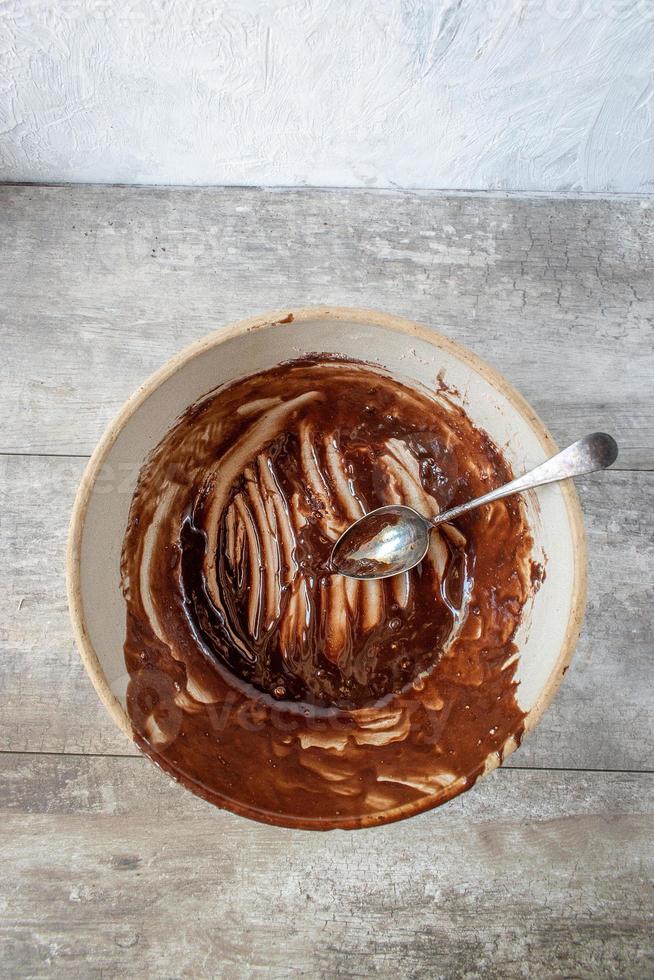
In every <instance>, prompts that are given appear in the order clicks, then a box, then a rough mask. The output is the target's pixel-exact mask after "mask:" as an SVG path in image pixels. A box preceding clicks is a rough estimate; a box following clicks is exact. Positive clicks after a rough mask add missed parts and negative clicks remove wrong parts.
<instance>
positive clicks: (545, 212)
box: [0, 186, 654, 468]
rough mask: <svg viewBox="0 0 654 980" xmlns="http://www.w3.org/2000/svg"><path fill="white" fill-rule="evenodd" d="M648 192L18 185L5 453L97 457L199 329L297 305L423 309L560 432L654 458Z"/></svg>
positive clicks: (10, 242)
mask: <svg viewBox="0 0 654 980" xmlns="http://www.w3.org/2000/svg"><path fill="white" fill-rule="evenodd" d="M652 207H654V205H652V204H650V202H649V201H647V200H646V201H641V200H638V199H627V198H623V199H609V200H607V199H604V200H600V199H597V200H592V199H590V200H589V199H559V200H552V199H547V198H524V197H507V198H502V197H497V196H487V197H484V196H479V195H477V196H474V195H473V196H454V197H447V196H444V195H439V194H429V193H422V194H420V193H380V192H366V191H359V192H352V191H316V190H304V191H295V192H293V191H285V192H278V191H270V190H266V191H264V190H258V189H239V188H229V189H220V188H214V189H201V190H181V189H170V188H155V189H153V188H125V187H99V186H98V187H92V186H86V187H33V186H32V187H25V186H23V187H16V186H5V187H0V298H1V301H2V307H3V316H2V324H1V325H0V331H1V334H0V336H1V338H2V348H3V354H4V365H3V366H4V369H5V380H4V384H3V392H2V412H1V413H0V451H5V452H25V451H32V452H43V453H89V452H90V451H91V450H92V448H93V446H94V444H95V442H96V441H97V439H98V437H99V435H100V433H101V431H102V430H103V428H104V427H105V425H106V423H107V422H108V421H109V420H110V418H111V417H112V416H113V415H114V414H115V412H116V411H117V409H118V408H119V406H120V405H121V403H122V402H123V401H124V399H125V398H126V397H127V396H128V395H129V394H130V393H131V392H132V391H133V390H134V389H135V388H136V387H137V386H138V384H139V383H140V382H142V381H143V380H144V379H145V378H146V377H147V376H148V375H149V374H150V373H151V372H152V371H153V370H154V369H155V368H157V367H159V366H160V365H161V364H162V362H163V361H165V360H166V359H167V358H168V357H169V356H171V355H172V354H174V353H175V352H177V351H178V350H179V349H180V348H181V347H183V346H184V345H186V344H188V343H189V342H190V341H192V340H195V339H197V338H198V337H200V336H202V335H203V334H205V333H207V332H208V331H209V330H211V329H213V328H215V327H218V326H220V325H221V324H223V323H226V322H229V321H231V320H234V319H237V318H240V317H244V316H249V315H251V314H253V313H255V312H258V311H263V310H266V309H278V308H282V307H283V306H284V305H296V306H298V305H299V306H304V305H310V304H312V303H313V304H322V303H334V304H340V305H353V306H369V307H376V308H378V309H383V310H386V311H387V312H391V313H399V314H403V315H405V316H409V317H410V318H412V319H416V320H423V321H424V322H426V323H429V324H431V325H433V326H434V327H437V328H438V329H441V330H442V331H444V332H445V333H447V334H449V335H450V336H451V337H453V338H454V339H455V340H458V341H460V342H462V343H464V344H466V345H468V346H469V347H471V348H472V349H473V350H475V352H476V353H478V354H479V355H480V356H482V357H484V358H486V359H487V360H488V361H489V362H490V363H491V364H493V365H494V366H495V367H497V368H498V369H499V370H501V371H502V372H503V373H504V374H505V375H506V377H507V378H508V379H509V380H510V381H511V382H513V383H514V384H515V385H516V386H517V387H518V388H519V389H520V390H521V391H522V393H523V394H524V395H525V396H526V397H527V398H528V399H529V400H530V401H531V402H532V404H533V405H534V407H535V408H536V409H537V411H538V412H539V413H540V415H541V416H542V417H543V419H544V420H545V422H546V423H547V424H548V425H549V426H550V427H551V429H552V431H553V433H554V435H555V437H556V438H557V439H558V440H559V441H560V442H569V441H572V440H573V439H574V438H576V437H578V436H579V434H581V433H583V432H585V431H587V430H589V429H590V430H592V429H593V428H606V429H608V430H609V431H612V432H613V433H614V434H615V435H616V437H617V438H618V441H619V442H620V446H621V456H620V460H619V463H618V465H619V467H628V468H652V467H654V408H653V403H652V399H651V384H652V378H653V377H654V353H653V350H652V338H653V336H654V330H653V323H654V281H653V279H652V276H651V268H652V263H653V260H654V223H653V222H652V210H651V208H652Z"/></svg>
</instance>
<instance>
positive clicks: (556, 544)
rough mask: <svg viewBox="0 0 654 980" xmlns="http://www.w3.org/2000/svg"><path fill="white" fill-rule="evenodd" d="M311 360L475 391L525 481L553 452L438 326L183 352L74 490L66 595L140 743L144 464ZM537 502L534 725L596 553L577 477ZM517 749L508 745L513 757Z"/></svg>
mask: <svg viewBox="0 0 654 980" xmlns="http://www.w3.org/2000/svg"><path fill="white" fill-rule="evenodd" d="M306 352H329V353H337V354H342V355H347V356H351V357H355V358H361V357H364V358H365V359H366V360H368V361H371V362H376V363H378V364H380V365H382V366H383V367H384V368H386V369H388V370H389V371H391V372H392V373H394V374H396V375H398V376H400V377H402V378H404V379H407V380H410V381H415V382H418V383H420V384H422V385H426V386H428V387H431V388H433V386H434V383H435V380H436V377H437V375H439V374H441V373H442V375H443V376H444V378H445V380H446V382H447V384H448V385H450V386H453V387H454V388H456V389H457V390H458V391H459V392H461V393H462V394H463V396H464V397H465V408H466V412H467V413H468V415H469V416H470V417H471V419H472V421H473V422H474V423H475V425H477V426H479V427H481V428H484V429H485V430H486V431H487V432H488V433H489V435H490V436H491V438H492V439H493V441H494V442H495V443H496V445H498V446H500V447H502V449H503V451H504V453H505V456H506V458H507V459H508V461H509V462H510V464H511V466H512V467H513V470H514V472H515V473H520V472H521V471H524V470H525V469H529V468H530V467H532V466H534V465H535V464H537V463H539V462H541V461H542V460H543V459H544V458H545V457H546V456H549V455H551V454H552V453H554V452H556V448H557V447H556V445H555V443H554V441H553V439H552V437H551V436H550V434H549V432H548V431H547V429H546V428H545V426H544V425H543V423H542V422H541V421H540V419H539V418H538V417H537V415H536V413H535V412H534V411H533V409H532V408H531V407H530V406H529V405H528V403H527V402H526V401H525V400H524V398H522V396H521V395H520V394H518V392H517V391H515V390H514V389H513V388H512V387H511V386H510V385H509V384H508V383H507V382H506V381H505V380H504V378H502V376H501V375H500V374H498V373H497V372H496V371H494V370H493V369H492V368H490V367H489V366H488V365H487V364H485V363H484V362H483V361H481V360H479V358H477V357H476V356H475V355H473V354H472V353H470V352H469V351H468V350H466V349H464V348H462V347H461V346H459V345H458V344H456V343H454V342H453V341H451V340H448V339H447V338H446V337H443V336H442V335H441V334H438V333H436V332H435V331H434V330H432V329H431V328H430V327H427V326H424V325H422V324H419V323H413V322H411V321H410V320H405V319H402V318H400V317H396V316H389V315H386V314H383V313H378V312H375V311H373V310H359V309H346V308H334V307H320V308H313V309H300V310H292V311H289V310H283V311H281V312H278V313H269V314H263V315H261V316H257V317H253V318H252V319H250V320H244V321H242V322H240V323H236V324H234V325H232V326H228V327H224V328H222V329H220V330H218V331H216V332H215V333H212V334H210V335H209V336H207V337H205V338H204V339H202V340H200V341H198V342H197V343H195V344H193V345H191V346H190V347H188V348H187V349H186V350H184V351H182V352H181V353H180V354H178V355H177V356H176V357H174V358H173V359H172V360H170V361H169V362H168V363H167V364H166V365H165V366H164V367H163V368H161V370H159V371H157V372H156V374H154V375H153V376H152V377H151V378H149V380H148V381H146V382H145V384H144V385H142V387H141V388H140V389H139V390H138V391H137V392H136V393H135V394H134V395H133V396H132V397H131V398H130V399H129V401H128V402H127V403H126V404H125V405H124V406H123V408H122V409H121V411H120V413H119V414H118V416H117V418H116V419H115V420H114V421H113V422H112V423H111V425H110V426H109V428H108V429H107V430H106V432H105V434H104V435H103V437H102V439H101V440H100V443H99V445H98V446H97V448H96V450H95V452H94V453H93V456H92V457H91V460H90V462H89V464H88V466H87V469H86V472H85V474H84V476H83V479H82V483H81V486H80V488H79V491H78V494H77V499H76V501H75V506H74V510H73V516H72V522H71V529H70V536H69V543H68V557H67V578H68V596H69V604H70V611H71V617H72V623H73V629H74V633H75V637H76V640H77V645H78V647H79V650H80V653H81V656H82V660H83V661H84V664H85V666H86V669H87V671H88V673H89V675H90V677H91V681H92V682H93V685H94V687H95V689H96V691H97V693H98V695H99V696H100V698H101V700H102V701H103V703H104V705H105V707H106V708H107V710H108V711H109V713H110V715H111V716H112V718H113V719H114V721H115V722H116V724H117V725H118V727H119V728H121V729H122V731H123V732H125V734H126V735H127V736H128V737H130V738H131V737H132V728H131V724H130V720H129V718H128V716H127V713H126V710H125V704H126V689H127V681H128V675H127V672H126V669H125V663H124V659H123V641H124V638H125V603H124V600H123V596H122V593H121V590H120V553H121V545H122V541H123V535H124V532H125V528H126V524H127V517H128V512H129V507H130V503H131V498H132V494H133V491H134V488H135V485H136V480H137V477H138V473H139V469H140V467H141V464H142V462H143V460H144V459H145V457H146V456H147V455H148V453H149V452H150V450H151V449H153V448H154V446H156V444H157V443H158V442H159V441H160V439H161V438H162V436H163V435H164V433H165V432H166V431H167V429H168V428H169V427H170V426H171V425H172V423H173V422H174V421H175V419H176V418H177V417H178V416H179V415H180V414H181V413H182V412H183V411H184V409H185V408H187V406H188V405H190V404H192V403H193V402H195V401H196V400H197V399H199V398H200V397H201V396H202V395H204V394H206V393H207V392H208V391H210V390H211V389H213V388H215V387H216V386H218V385H220V384H223V383H225V382H229V381H232V380H234V379H236V378H239V377H242V376H244V375H247V374H251V373H254V372H256V371H261V370H264V369H266V368H270V367H273V366H274V365H275V364H277V363H279V362H280V361H284V360H288V359H291V358H294V357H298V356H300V355H301V354H303V353H306ZM526 506H527V514H528V519H529V522H530V525H531V529H532V533H533V537H534V556H535V558H536V560H541V561H546V568H547V575H546V578H545V581H544V582H543V584H542V586H541V587H540V589H539V590H538V591H537V592H536V593H535V595H534V597H533V599H532V600H531V601H530V603H529V605H528V608H527V609H526V613H525V616H524V617H523V622H522V624H521V626H520V629H519V632H518V635H517V637H516V643H517V646H518V649H519V662H518V668H517V679H518V681H519V686H518V693H517V698H518V702H519V705H520V707H521V708H522V710H523V711H524V712H526V722H525V728H526V730H527V731H529V730H530V729H532V728H534V726H535V725H536V724H537V722H538V720H539V719H540V717H541V715H542V713H543V711H544V710H545V708H546V707H547V705H548V704H549V702H550V700H551V699H552V697H553V695H554V693H555V691H556V689H557V688H558V686H559V684H560V682H561V678H562V677H563V675H564V673H565V671H566V669H567V666H568V663H569V661H570V659H571V657H572V653H573V650H574V647H575V644H576V641H577V638H578V634H579V629H580V625H581V621H582V617H583V611H584V605H585V595H586V550H585V541H584V533H583V524H582V518H581V511H580V507H579V502H578V499H577V495H576V492H575V489H574V487H573V486H572V484H571V483H570V482H566V483H559V484H553V485H550V486H547V487H544V488H541V489H540V490H538V491H532V492H531V493H530V494H529V495H528V496H527V498H526ZM514 747H515V745H514V744H508V745H507V746H506V752H507V754H508V752H510V751H511V750H512V748H514ZM498 763H499V758H498V756H497V754H496V753H494V754H493V755H492V756H489V758H488V760H487V764H486V771H487V772H488V771H490V770H491V769H493V768H494V767H495V766H496V765H498ZM450 795H451V794H450ZM439 802H442V800H441V799H439V797H438V794H436V795H430V796H426V797H425V798H424V799H422V798H421V799H419V800H418V801H417V802H412V803H411V804H410V805H405V806H402V807H396V808H395V809H393V810H390V811H388V812H383V813H382V814H376V815H375V816H374V817H371V818H370V819H368V818H364V819H363V820H359V821H357V822H356V823H352V822H351V821H350V822H348V821H344V822H343V823H342V826H345V827H347V826H361V825H366V824H373V823H374V824H378V823H386V822H389V821H391V820H397V819H400V818H402V817H406V816H411V815H412V814H414V813H417V812H420V811H422V810H426V809H429V808H430V807H433V806H436V805H437V804H438V803H439ZM224 805H225V806H226V807H227V808H229V809H236V810H238V811H239V812H241V813H245V814H246V815H247V816H250V817H253V818H255V819H261V820H266V821H269V822H275V823H280V824H284V825H291V826H298V825H299V824H300V822H299V821H297V820H294V819H288V818H286V817H285V816H284V815H279V816H278V817H275V815H270V814H268V813H266V814H261V813H257V812H251V811H249V810H248V809H247V808H245V807H235V806H234V805H233V804H232V803H231V802H230V801H229V800H225V802H224ZM301 825H302V826H306V824H305V823H302V824H301ZM331 826H334V824H333V822H332V824H331Z"/></svg>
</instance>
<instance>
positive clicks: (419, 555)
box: [331, 504, 432, 579]
mask: <svg viewBox="0 0 654 980" xmlns="http://www.w3.org/2000/svg"><path fill="white" fill-rule="evenodd" d="M431 528H432V525H431V524H430V523H429V521H427V520H425V518H424V517H423V516H422V514H419V513H418V512H417V511H416V510H414V509H413V507H405V506H404V505H402V504H391V505H389V506H388V507H378V508H377V509H376V510H372V511H370V513H369V514H366V516H365V517H362V518H361V520H358V521H356V523H355V524H352V525H351V527H349V528H348V529H347V531H345V533H344V534H342V535H341V537H340V538H339V539H338V541H337V542H336V544H335V545H334V549H333V551H332V560H331V564H332V567H333V568H335V569H336V570H337V571H338V572H340V573H341V574H342V575H347V576H348V577H349V578H361V579H367V578H390V577H391V576H392V575H399V573H400V572H405V571H406V570H407V569H409V568H413V567H414V565H418V564H420V562H421V561H422V559H423V558H424V557H425V555H426V553H427V549H428V548H429V532H430V531H431Z"/></svg>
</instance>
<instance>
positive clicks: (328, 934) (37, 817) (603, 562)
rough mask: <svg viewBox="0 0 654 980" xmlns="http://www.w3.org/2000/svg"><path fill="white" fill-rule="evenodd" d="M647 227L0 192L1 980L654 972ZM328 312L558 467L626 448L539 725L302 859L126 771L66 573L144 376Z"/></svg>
mask: <svg viewBox="0 0 654 980" xmlns="http://www.w3.org/2000/svg"><path fill="white" fill-rule="evenodd" d="M653 209H654V201H653V200H651V199H650V200H646V201H640V200H637V199H611V200H588V199H586V200H557V201H552V200H548V199H545V198H539V199H526V198H506V199H503V198H500V197H483V196H469V197H465V196H463V197H462V196H458V197H443V196H440V195H436V194H399V193H398V194H377V193H368V192H337V191H334V192H318V191H307V192H275V191H257V190H239V189H232V190H200V191H183V190H176V191H170V190H163V189H156V190H152V189H149V190H148V189H138V188H137V189H129V188H94V187H77V188H37V187H0V343H1V345H2V347H1V349H2V354H3V383H2V386H1V387H0V559H1V561H0V767H1V768H2V773H1V775H0V814H1V817H2V821H1V823H0V848H1V852H0V862H1V864H0V866H1V867H2V874H0V908H1V909H2V917H1V920H0V940H2V942H1V943H0V975H2V976H7V977H11V978H13V977H21V978H22V977H38V978H40V977H51V976H65V977H73V978H77V977H80V978H84V980H86V978H87V977H91V978H93V977H103V978H107V977H132V976H133V977H139V978H140V977H150V976H152V977H161V976H170V977H178V976H193V977H196V976H197V977H201V976H215V975H219V976H224V977H228V978H232V977H250V976H278V977H282V976H284V977H285V976H289V975H292V974H295V975H297V974H298V973H304V974H306V975H310V976H317V977H326V978H327V977H329V978H331V977H347V978H350V977H352V978H354V977H364V976H372V975H378V976H398V977H418V976H420V977H422V976H426V977H448V978H449V977H466V978H468V977H476V976H482V975H483V976H492V977H493V976H496V977H502V978H504V977H514V976H515V977H523V976H526V975H529V976H557V977H558V976H561V977H563V976H575V977H578V976H579V977H604V976H606V977H613V976H634V977H641V976H643V977H644V976H650V975H652V974H653V973H654V948H653V943H652V938H651V937H652V925H653V924H652V913H651V910H652V897H653V896H652V850H651V837H652V830H653V829H654V821H653V819H652V810H654V780H653V779H652V775H651V772H648V770H651V769H652V768H653V767H652V758H653V749H654V731H653V728H652V694H651V683H650V676H651V664H652V651H653V648H654V631H653V629H652V627H653V625H654V622H653V619H652V612H651V610H652V608H653V605H654V588H653V583H654V574H653V571H652V570H653V569H654V536H653V535H652V532H651V524H650V510H651V502H652V499H653V496H654V495H653V489H654V435H653V433H654V424H653V419H654V403H653V400H652V385H653V382H654V353H653V344H652V340H653V339H654V330H653V329H652V328H653V316H654V286H653V283H652V277H651V269H652V258H653V257H654V247H653V245H654V230H653V226H652V220H651V216H652V213H653ZM324 302H333V303H338V304H343V305H345V304H349V305H359V306H375V307H378V308H382V309H386V310H389V311H392V312H397V313H402V314H405V315H408V316H412V317H414V318H416V319H421V320H424V321H426V322H428V323H432V324H433V325H434V326H436V327H439V328H441V329H443V330H445V332H447V333H449V334H450V335H451V336H453V337H455V338H456V339H458V340H461V341H463V342H464V343H466V344H468V346H470V347H471V348H473V349H474V350H475V351H476V352H477V353H479V354H481V355H482V356H483V357H485V358H486V359H487V360H489V361H490V362H491V363H493V364H494V365H496V366H497V367H499V368H500V370H502V371H503V372H504V373H505V374H506V376H507V377H508V378H509V379H510V380H511V381H513V382H514V383H515V384H516V385H517V386H518V387H519V388H520V389H521V390H522V391H523V393H524V394H525V395H527V397H528V398H529V399H530V400H531V401H532V403H533V404H534V405H535V406H536V408H537V409H538V410H539V411H540V413H541V415H542V416H543V418H544V419H545V421H546V422H547V423H548V424H549V425H550V427H551V429H552V430H553V432H554V434H555V436H556V437H557V438H558V439H559V440H560V441H561V442H565V441H569V440H571V439H572V438H574V437H575V436H577V435H578V434H579V433H581V432H584V431H587V430H589V429H592V428H595V427H598V428H600V427H604V428H607V429H609V431H613V432H615V433H616V435H617V436H618V439H619V441H620V443H621V449H622V453H621V457H620V460H619V464H618V467H619V470H612V471H609V472H608V473H605V474H599V475H596V476H592V477H588V478H586V479H585V480H583V481H580V483H579V490H580V495H581V500H582V505H583V508H584V514H585V520H586V527H587V532H588V543H589V557H590V567H589V608H588V614H587V618H586V623H585V626H584V631H583V634H582V639H581V642H580V645H579V648H578V651H577V654H576V656H575V659H574V661H573V664H572V667H571V669H570V671H569V672H568V674H567V675H566V678H565V681H564V684H563V687H562V689H561V691H560V692H559V694H558V695H557V697H556V699H555V702H554V704H553V705H552V707H551V708H550V709H549V711H548V712H547V713H546V715H545V717H544V719H543V721H542V722H541V724H540V726H539V728H538V730H537V731H536V732H535V733H533V735H532V736H531V737H530V738H529V739H528V740H526V741H525V743H524V745H523V746H522V747H521V749H520V751H519V752H518V753H516V754H515V755H514V756H513V757H512V758H511V759H510V760H509V763H508V766H507V768H505V769H503V770H501V771H500V772H497V773H494V774H492V775H491V776H490V777H489V778H488V779H486V780H483V781H482V782H481V783H480V784H479V785H478V786H477V787H475V788H474V789H473V790H472V791H471V792H470V793H468V794H466V795H465V797H462V798H459V799H457V800H455V801H453V802H452V803H451V804H449V805H448V806H446V807H444V808H442V809H441V810H439V811H437V812H435V813H431V814H425V815H423V816H421V817H418V818H414V819H413V820H411V821H408V822H405V823H403V824H400V825H393V826H390V827H386V828H379V829H376V830H374V831H365V832H361V833H357V834H349V835H348V834H342V833H334V834H330V835H325V836H321V835H315V834H314V835H312V834H307V833H299V832H297V833H290V832H288V831H282V830H276V829H274V828H265V827H260V826H257V825H255V824H252V823H250V822H248V821H245V820H242V819H239V818H236V817H233V816H232V815H230V814H226V813H220V812H218V811H216V810H213V809H212V808H210V807H209V806H208V805H206V804H204V803H202V802H200V801H198V800H197V799H195V798H194V797H192V796H191V795H190V794H188V793H186V792H185V791H183V790H181V789H180V788H179V787H177V786H176V785H174V784H173V783H172V782H170V781H169V780H168V779H167V778H166V777H164V776H163V775H161V774H160V773H158V772H157V770H156V769H155V767H153V766H152V765H151V764H150V763H148V762H147V761H146V760H145V759H143V758H141V757H139V756H136V755H135V750H134V748H133V746H132V745H131V744H130V743H129V742H128V741H127V740H126V739H125V738H124V737H123V736H122V735H121V734H120V733H119V732H118V731H116V730H115V729H114V727H113V725H112V723H111V722H110V721H109V718H108V717H107V716H106V715H105V713H104V709H103V708H102V707H101V705H100V703H99V701H98V700H97V698H96V696H95V693H94V691H93V689H92V687H91V685H90V682H89V681H88V680H87V679H86V677H85V675H84V672H83V668H82V666H81V663H80V661H79V658H78V655H77V652H76V651H75V648H74V645H73V641H72V637H71V631H70V627H69V622H68V614H67V610H66V600H65V590H64V578H63V562H64V545H65V537H66V532H67V524H68V518H69V513H70V508H71V505H72V501H73V496H74V493H75V489H76V486H77V483H78V481H79V478H80V475H81V473H82V470H83V468H84V465H85V458H84V457H86V456H87V454H88V453H89V452H90V451H91V449H92V447H93V445H94V443H95V441H96V439H97V437H98V436H99V434H100V432H101V430H102V429H103V428H104V426H105V424H106V422H107V421H108V420H109V419H110V418H111V416H112V415H113V414H114V413H115V411H116V410H117V408H118V407H119V405H120V403H121V402H122V401H123V399H124V398H125V397H126V396H127V395H128V394H129V393H130V392H131V391H132V390H133V389H134V388H135V387H136V386H137V384H138V383H140V382H141V381H142V380H143V379H144V378H145V377H146V376H147V375H148V374H149V373H150V372H151V371H152V370H153V369H155V368H156V367H158V366H159V365H160V364H161V363H162V362H163V361H164V360H165V359H166V358H167V357H168V356H169V355H171V354H173V353H174V352H175V351H177V350H178V349H179V348H180V347H182V346H183V345H184V344H186V343H188V342H190V341H192V340H194V339H196V338H197V337H199V336H201V335H202V334H204V333H206V332H207V331H208V330H209V329H212V328H213V327H214V326H218V325H220V324H221V323H224V322H227V321H229V320H232V319H235V318H238V317H240V316H245V315H248V314H251V313H253V312H256V311H258V310H264V309H268V308H275V307H277V308H280V307H283V306H284V305H304V304H311V303H324ZM39 454H41V455H39ZM75 457H79V458H75ZM620 470H621V471H620ZM509 767H511V768H509ZM563 770H567V771H563ZM573 770H576V771H573ZM595 770H597V771H595ZM620 770H621V771H620ZM289 964H290V965H289Z"/></svg>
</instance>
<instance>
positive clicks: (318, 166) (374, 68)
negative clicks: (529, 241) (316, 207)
mask: <svg viewBox="0 0 654 980" xmlns="http://www.w3.org/2000/svg"><path fill="white" fill-rule="evenodd" d="M653 55H654V0H186V2H185V0H0V179H3V180H28V181H119V182H139V183H174V184H267V185H296V184H312V185H330V186H332V185H337V186H365V187H368V186H371V187H394V186H401V187H414V188H423V187H439V188H459V189H460V188H478V189H488V188H490V189H514V190H515V189H523V190H543V191H567V190H573V191H634V192H641V193H642V192H651V191H653V190H654V119H653V117H654V69H653V66H654V58H653Z"/></svg>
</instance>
